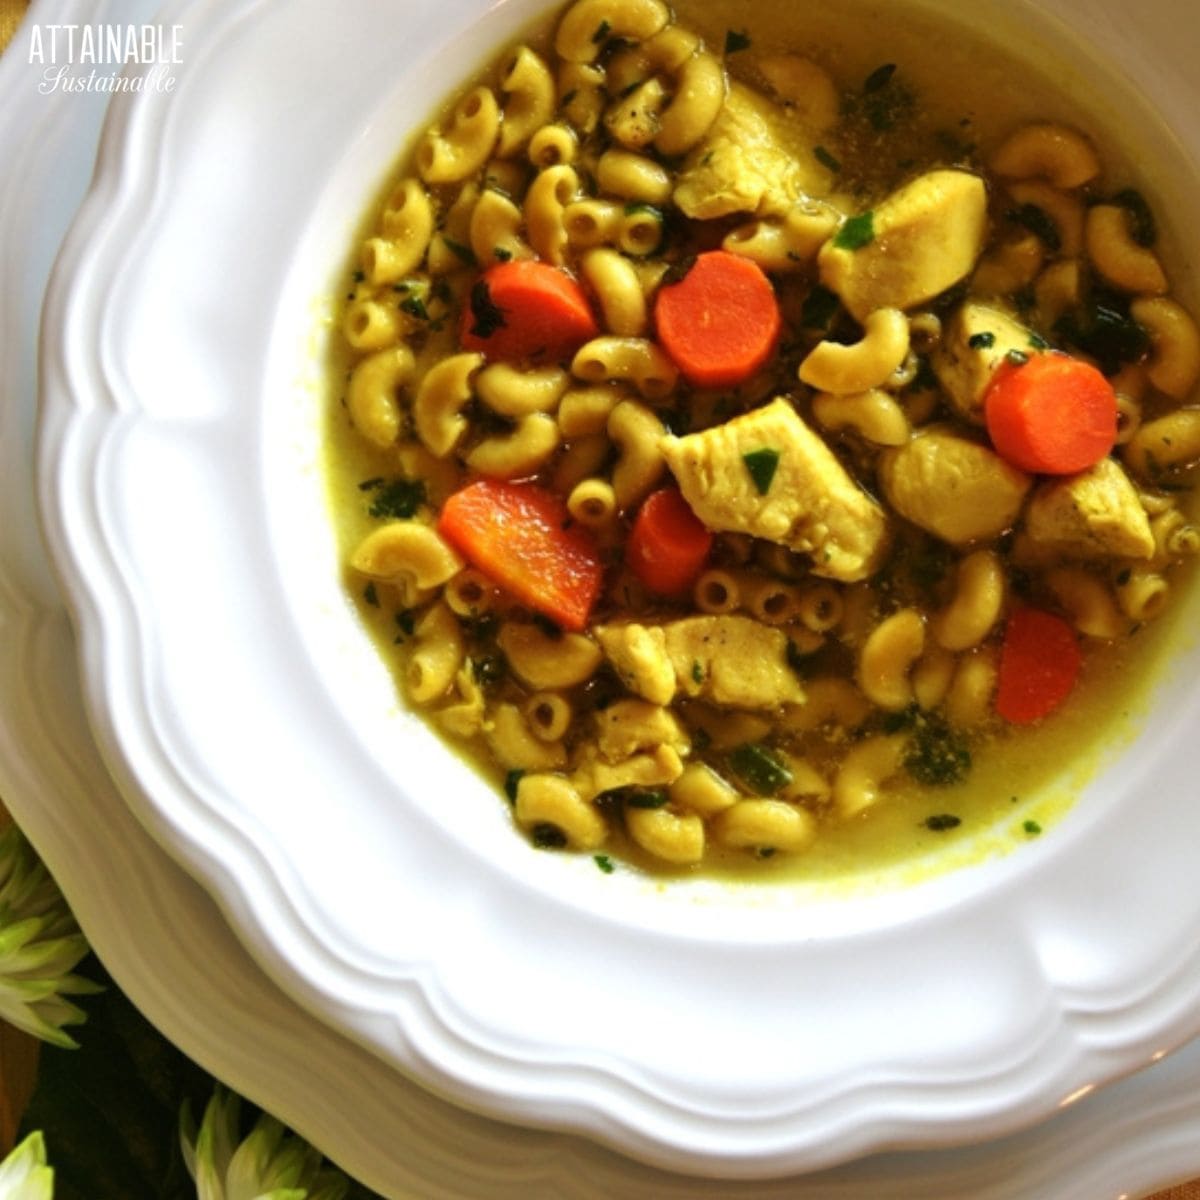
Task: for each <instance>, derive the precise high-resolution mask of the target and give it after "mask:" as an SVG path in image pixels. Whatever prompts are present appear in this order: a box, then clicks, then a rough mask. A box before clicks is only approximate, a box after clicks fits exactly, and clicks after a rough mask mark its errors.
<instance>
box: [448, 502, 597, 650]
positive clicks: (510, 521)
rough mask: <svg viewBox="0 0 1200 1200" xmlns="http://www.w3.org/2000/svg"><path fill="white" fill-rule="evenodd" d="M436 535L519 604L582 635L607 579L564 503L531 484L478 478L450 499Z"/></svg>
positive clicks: (587, 537) (593, 549)
mask: <svg viewBox="0 0 1200 1200" xmlns="http://www.w3.org/2000/svg"><path fill="white" fill-rule="evenodd" d="M438 532H440V533H441V535H442V536H443V537H444V538H445V539H446V540H447V541H448V542H449V543H450V544H451V545H453V546H454V547H455V548H456V549H457V550H458V551H459V553H461V554H462V555H463V557H464V558H466V559H467V560H468V561H469V562H471V563H472V564H473V565H474V566H476V567H478V568H479V570H480V571H482V572H483V573H484V574H485V575H486V576H487V577H488V578H489V579H491V580H492V581H493V582H494V583H496V584H497V585H498V586H499V587H501V588H503V589H504V590H505V591H507V592H508V593H509V594H510V595H512V596H513V597H514V598H515V599H516V600H518V601H520V602H521V603H522V604H526V605H528V606H529V607H530V608H532V609H534V610H536V611H537V612H540V613H543V614H544V615H545V616H547V617H549V618H550V619H551V620H553V621H556V622H557V623H558V624H559V625H561V626H563V628H565V629H575V630H578V629H583V628H584V627H585V626H586V625H587V620H588V615H589V614H590V613H591V610H592V605H593V604H594V603H595V600H596V596H597V594H598V593H599V591H600V583H601V580H602V577H603V574H604V567H603V563H602V562H601V559H600V552H599V550H598V549H597V547H596V543H595V541H594V540H593V539H592V536H591V534H590V533H589V532H588V531H587V529H585V528H584V527H583V526H582V525H573V524H572V523H571V521H570V518H569V516H568V514H567V507H566V505H565V504H564V503H563V501H562V499H561V497H559V496H557V495H555V494H554V493H553V492H548V491H547V490H546V489H545V488H542V487H538V485H537V484H535V483H509V482H507V481H503V480H496V479H481V480H479V481H478V482H476V483H471V484H468V485H467V486H466V487H465V488H462V489H461V490H460V491H457V492H455V493H454V495H452V496H451V497H450V498H449V499H448V500H447V501H446V503H445V504H444V505H442V513H441V516H440V517H439V518H438Z"/></svg>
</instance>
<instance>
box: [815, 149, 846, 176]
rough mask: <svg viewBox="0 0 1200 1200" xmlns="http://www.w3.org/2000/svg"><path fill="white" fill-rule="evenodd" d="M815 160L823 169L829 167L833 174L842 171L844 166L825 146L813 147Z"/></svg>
mask: <svg viewBox="0 0 1200 1200" xmlns="http://www.w3.org/2000/svg"><path fill="white" fill-rule="evenodd" d="M813 158H815V159H816V160H817V162H819V163H820V164H821V166H823V167H828V168H829V170H831V171H833V172H835V173H836V172H838V171H840V170H841V169H842V164H841V163H840V162H839V161H838V160H837V159H836V158H834V156H833V155H832V154H830V153H829V151H828V150H826V149H825V147H824V146H814V147H813Z"/></svg>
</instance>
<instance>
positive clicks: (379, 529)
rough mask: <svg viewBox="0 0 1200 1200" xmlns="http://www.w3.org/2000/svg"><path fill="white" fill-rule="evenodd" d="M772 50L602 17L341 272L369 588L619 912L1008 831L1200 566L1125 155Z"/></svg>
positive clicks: (423, 695) (384, 193) (351, 427)
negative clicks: (1007, 822) (613, 881)
mask: <svg viewBox="0 0 1200 1200" xmlns="http://www.w3.org/2000/svg"><path fill="white" fill-rule="evenodd" d="M762 7H763V14H761V19H762V20H764V21H768V22H770V24H768V26H767V28H770V29H772V30H774V31H776V33H775V34H773V35H772V36H764V37H763V39H762V41H761V44H760V42H759V41H758V35H757V33H756V29H757V26H753V27H751V28H748V29H745V30H743V29H737V30H714V29H713V28H712V27H711V24H710V23H708V22H709V21H710V20H711V18H706V15H705V10H704V7H703V6H702V5H699V4H698V3H696V2H695V0H683V2H682V3H681V4H680V6H679V8H678V10H676V9H674V8H669V7H668V6H667V5H665V4H663V3H661V0H575V2H574V3H572V4H570V5H568V6H567V7H565V8H564V9H563V10H562V11H561V12H560V13H559V14H558V15H557V16H556V17H555V18H554V19H553V20H552V21H551V22H550V23H548V24H546V25H544V26H543V27H541V28H534V29H531V30H529V31H527V33H528V37H527V40H526V41H524V42H522V43H520V44H517V45H513V46H509V47H505V48H502V52H501V53H499V54H498V55H497V57H496V59H495V61H494V62H493V63H492V65H491V66H490V67H488V68H487V69H486V70H485V71H484V72H482V73H481V74H479V75H478V76H477V77H476V78H474V79H472V80H469V81H464V87H463V88H462V89H461V91H460V92H459V93H458V95H457V96H456V97H453V98H451V101H450V102H449V103H448V104H447V105H445V106H444V107H443V108H442V110H441V115H440V116H439V118H438V119H437V120H435V121H433V122H432V123H430V124H429V126H428V128H426V129H424V130H423V131H421V133H420V134H419V136H418V137H417V139H416V141H415V143H414V147H413V149H412V151H411V153H409V154H408V155H407V157H405V158H404V159H402V160H401V162H400V165H399V167H398V169H397V171H396V173H395V175H394V176H393V178H392V179H391V181H390V182H388V183H387V185H386V186H384V187H381V189H380V195H381V197H382V201H381V202H378V203H376V204H375V205H374V206H373V207H372V209H371V212H370V214H369V216H368V218H367V222H366V225H365V227H364V229H363V230H362V231H360V234H359V236H358V237H357V238H356V239H355V241H354V243H353V245H351V246H348V247H347V258H348V261H351V262H352V266H351V272H352V278H351V281H350V285H349V287H348V288H347V289H346V294H345V298H344V301H343V302H342V305H341V308H340V310H339V312H338V314H337V316H338V322H337V324H338V328H339V329H340V333H341V342H340V349H339V354H338V359H337V366H336V374H337V376H338V382H339V395H338V399H339V401H340V403H339V405H338V406H336V409H335V412H334V416H333V418H332V425H331V428H333V429H335V430H336V431H337V434H336V437H337V438H338V439H340V441H338V443H337V444H338V445H339V447H340V449H339V450H338V453H337V455H335V456H334V458H333V461H334V466H333V470H332V471H331V476H332V477H334V478H335V479H336V480H337V481H339V483H338V486H340V487H341V492H340V493H339V494H341V495H343V496H349V497H351V498H352V501H353V504H354V506H355V510H354V513H353V515H352V516H350V517H346V518H345V519H344V522H343V524H344V529H345V530H347V531H348V532H347V536H346V537H345V539H344V540H345V545H346V553H345V558H346V563H347V573H348V577H349V579H350V580H351V584H352V587H353V590H354V592H355V594H356V595H358V596H360V597H361V607H362V611H363V612H364V613H365V614H367V615H368V617H369V619H370V620H371V622H372V623H373V628H374V629H376V631H377V632H379V633H380V634H381V637H380V640H381V642H382V643H384V645H385V648H386V650H387V652H388V655H389V657H390V659H391V660H392V661H393V662H394V663H395V664H396V668H397V677H398V680H399V682H400V688H401V692H402V694H403V696H404V698H405V700H406V702H407V703H408V704H410V705H411V706H412V707H413V708H414V709H416V710H418V711H419V712H420V713H421V714H422V715H423V716H424V717H426V718H427V719H428V720H429V722H430V724H431V725H432V726H433V727H434V728H436V729H437V730H438V731H439V732H440V733H441V734H442V735H443V736H444V737H446V738H447V739H449V740H451V741H453V742H455V743H456V744H457V745H459V746H461V748H462V749H463V750H464V752H465V753H467V754H468V755H469V756H471V757H472V758H473V759H474V761H475V762H476V763H477V764H478V765H479V766H480V767H481V769H482V770H483V772H484V773H485V774H486V775H488V776H489V777H490V778H491V779H493V780H494V781H495V782H496V784H497V787H498V790H500V791H502V792H504V793H505V795H506V796H507V799H508V802H509V803H510V804H511V806H512V813H513V819H514V822H515V824H516V826H517V827H518V828H519V829H521V830H522V831H524V833H525V834H526V835H527V836H528V838H529V840H530V842H531V843H532V844H533V845H534V846H535V847H538V848H540V849H551V848H559V849H567V850H575V851H581V852H594V851H596V850H597V849H598V848H600V847H603V848H604V849H605V851H606V854H605V855H604V856H600V857H601V858H603V860H604V862H605V863H606V864H607V866H606V869H611V861H610V860H609V858H608V854H610V853H611V854H612V855H614V856H623V857H624V858H625V859H627V860H628V861H630V862H633V863H637V864H641V865H643V866H647V867H650V868H653V869H658V870H662V871H670V872H685V871H693V870H696V869H698V868H700V869H703V868H709V867H712V868H719V869H725V868H726V867H728V866H729V865H730V864H737V865H738V866H739V869H744V870H746V871H754V872H762V873H769V871H770V870H771V868H767V867H766V866H765V865H764V864H765V863H766V862H767V861H768V860H773V861H774V862H776V863H778V862H780V861H782V860H785V859H794V860H795V861H796V862H797V863H801V864H802V863H804V862H805V861H808V860H810V859H815V858H816V857H819V855H820V854H821V853H822V850H821V848H822V847H825V848H827V849H828V848H830V847H832V848H833V849H832V850H829V853H830V855H831V858H834V859H835V858H836V857H837V853H839V851H838V850H837V848H838V847H843V848H845V847H851V848H854V847H857V846H859V845H861V844H866V841H865V839H866V837H867V835H866V834H865V833H862V832H861V831H863V830H869V829H871V828H873V827H875V826H879V827H885V826H888V823H889V822H891V826H890V827H891V828H892V829H893V833H894V836H895V837H897V838H899V839H900V840H903V839H904V838H907V839H908V841H909V842H915V843H916V844H917V845H918V846H919V847H922V846H928V845H929V844H931V842H930V839H931V838H934V837H936V836H938V835H939V834H940V833H945V832H947V831H949V830H952V829H954V828H955V827H956V826H957V825H958V824H959V823H960V817H959V815H958V814H959V813H960V812H961V813H973V814H974V815H975V817H976V825H977V826H978V825H981V824H983V823H985V822H986V821H988V820H991V821H996V820H999V819H1001V816H1002V814H1004V813H1005V812H1008V811H1011V810H1008V809H1007V807H1006V806H1007V805H1009V804H1011V803H1012V802H1013V801H1014V800H1015V799H1016V797H1015V795H1010V794H1009V793H1010V789H1009V787H1008V785H1007V783H1001V784H999V785H996V786H992V785H989V786H990V787H991V791H990V792H987V796H990V797H991V798H990V799H988V798H986V797H985V798H978V797H981V796H984V792H985V791H986V789H983V788H981V787H980V788H977V787H976V780H977V778H978V777H979V775H978V773H982V772H986V770H988V769H991V770H992V776H990V778H993V779H994V778H1002V767H1003V763H1004V762H1005V760H1006V758H1007V756H1008V755H1010V754H1012V753H1015V752H1018V751H1020V749H1021V747H1022V746H1025V745H1033V744H1034V741H1033V739H1036V738H1038V737H1040V736H1042V734H1043V732H1045V733H1046V736H1047V737H1049V736H1050V732H1051V731H1053V730H1054V728H1055V727H1056V726H1055V723H1056V722H1059V721H1063V722H1064V723H1069V722H1070V721H1071V720H1072V719H1074V720H1076V723H1077V724H1078V725H1080V726H1086V725H1087V724H1088V722H1087V721H1086V720H1084V719H1082V718H1071V717H1070V716H1069V714H1071V713H1072V712H1075V711H1079V706H1080V705H1083V704H1085V703H1086V702H1087V698H1088V697H1089V696H1096V695H1099V694H1100V692H1101V690H1102V688H1103V687H1104V686H1106V685H1105V684H1104V682H1103V681H1104V679H1105V678H1114V677H1116V676H1117V675H1118V674H1121V673H1124V672H1125V671H1126V670H1132V669H1135V668H1137V667H1138V666H1139V665H1140V663H1141V661H1142V658H1141V656H1140V639H1139V637H1135V634H1137V633H1138V631H1139V630H1141V629H1142V628H1143V627H1144V626H1146V625H1147V624H1148V623H1152V622H1159V621H1160V618H1161V617H1162V616H1163V614H1164V613H1169V612H1171V611H1172V610H1173V609H1174V608H1175V607H1176V598H1177V597H1178V595H1179V594H1180V592H1181V591H1182V590H1183V587H1184V585H1185V583H1186V578H1187V574H1188V572H1187V564H1188V563H1190V562H1193V561H1194V560H1195V559H1197V558H1198V557H1200V532H1198V530H1200V522H1197V520H1196V519H1195V513H1194V507H1193V504H1192V498H1191V492H1192V486H1193V483H1194V480H1195V475H1196V470H1197V467H1198V466H1200V397H1198V396H1197V395H1196V384H1197V379H1198V378H1200V333H1198V332H1197V325H1196V322H1195V320H1194V319H1193V317H1192V315H1191V313H1190V312H1189V311H1188V308H1187V306H1186V302H1185V300H1184V299H1182V298H1181V297H1180V296H1179V295H1178V294H1177V293H1176V290H1175V287H1176V284H1177V282H1178V281H1177V279H1176V275H1177V274H1178V273H1179V270H1178V266H1177V263H1176V262H1175V261H1174V260H1173V258H1172V254H1171V246H1170V243H1169V241H1168V240H1167V239H1160V238H1158V237H1157V233H1156V230H1157V226H1156V223H1155V220H1154V215H1153V214H1151V212H1150V209H1149V206H1148V204H1147V202H1146V200H1145V199H1144V198H1143V197H1142V195H1141V194H1140V193H1139V192H1138V191H1136V190H1135V187H1134V186H1133V184H1134V181H1133V180H1132V179H1130V178H1128V177H1127V175H1126V174H1125V166H1124V164H1123V163H1122V161H1121V159H1120V156H1119V155H1118V154H1115V153H1111V152H1110V149H1109V143H1108V141H1107V140H1106V138H1105V137H1104V136H1102V135H1101V134H1100V133H1099V132H1098V131H1097V130H1095V129H1093V128H1091V127H1090V126H1089V127H1088V128H1086V129H1084V128H1083V127H1082V124H1084V123H1086V122H1082V123H1081V125H1080V127H1076V125H1075V124H1074V123H1072V122H1071V121H1069V120H1066V119H1064V118H1063V117H1062V115H1061V114H1062V113H1063V112H1067V111H1070V110H1069V109H1068V108H1065V107H1063V106H1057V105H1053V106H1048V107H1046V108H1045V109H1039V108H1038V107H1037V106H1036V105H1035V104H1034V103H1033V102H1032V101H1030V102H1028V103H1024V105H1023V106H1021V105H1017V106H1016V107H1015V109H1014V111H1015V112H1016V113H1017V114H1018V115H1016V116H1014V117H1013V118H1012V119H1010V118H1009V117H1008V116H1007V115H1006V114H1005V112H1004V111H1003V110H999V111H997V112H994V113H993V112H991V111H990V109H989V111H988V113H987V114H986V116H984V115H979V116H978V120H979V126H978V128H977V129H975V128H972V138H973V139H974V140H973V141H972V142H971V144H970V145H967V144H965V143H962V142H961V140H959V141H956V140H955V139H954V138H953V137H952V136H951V135H950V134H948V133H947V130H948V129H950V128H953V127H954V126H955V124H958V125H959V127H961V128H964V129H965V128H967V127H968V126H970V125H971V122H970V121H968V120H966V118H963V119H962V120H961V121H959V122H957V123H956V122H953V121H950V120H949V119H948V114H949V115H954V114H956V113H960V112H962V111H964V108H960V107H957V105H959V104H960V102H961V103H962V104H964V105H966V106H969V109H970V111H972V112H973V113H979V112H980V110H982V109H987V108H988V106H989V105H990V104H991V101H992V99H993V97H991V96H990V95H989V96H988V97H986V103H985V102H983V101H980V100H979V99H978V97H972V96H971V94H970V92H969V90H968V89H969V87H970V84H969V82H968V83H962V84H960V91H959V92H956V93H953V94H951V93H948V95H947V98H945V99H939V98H937V97H936V96H930V95H928V94H927V92H926V91H925V90H922V88H921V87H919V86H918V84H917V82H916V77H915V76H913V77H912V78H910V77H909V76H908V75H907V73H906V72H907V70H908V68H907V66H906V63H905V62H904V61H902V60H900V59H899V58H897V60H896V61H893V60H892V59H891V58H886V59H884V61H882V62H881V63H880V64H879V65H878V66H877V67H876V68H875V69H874V70H873V71H871V73H870V74H869V76H867V78H866V79H865V80H864V79H862V78H856V77H851V76H850V75H847V73H846V71H847V68H846V62H847V61H858V58H857V57H856V56H854V55H850V56H845V55H841V54H838V53H835V52H833V51H830V53H828V54H827V55H826V54H825V53H824V52H823V51H822V50H821V49H820V47H819V39H817V38H815V37H813V38H810V37H809V36H808V34H807V33H806V32H805V31H806V26H805V20H806V17H805V15H804V14H803V13H802V12H801V11H799V10H796V11H795V12H792V11H791V10H787V11H786V12H785V10H784V6H782V5H781V4H776V3H773V4H770V5H764V6H762ZM776 10H778V11H776ZM770 14H773V15H770ZM746 19H747V20H748V21H757V20H759V19H760V14H759V11H758V10H757V9H755V10H754V11H753V12H751V11H750V10H749V9H747V10H746ZM789 23H790V24H789ZM780 29H786V30H794V37H791V38H790V42H791V44H783V43H786V42H788V41H789V39H788V38H782V39H781V38H780V37H779V36H777V34H778V30H780ZM847 29H849V26H847ZM854 34H855V37H858V36H859V34H862V36H863V37H869V36H870V35H869V34H867V33H865V32H863V31H861V30H855V31H854ZM871 44H874V43H871ZM905 44H908V43H905ZM930 77H931V76H930V73H929V72H928V71H926V75H925V77H924V78H925V80H926V81H927V80H928V78H930ZM1041 94H1042V93H1039V92H1036V91H1034V92H1032V93H1031V95H1033V96H1038V95H1041ZM956 97H957V98H956ZM963 97H965V100H963V99H962V98H963ZM1047 114H1052V115H1047ZM972 119H975V118H974V117H973V118H972ZM1063 397H1068V398H1069V400H1070V404H1071V405H1074V406H1076V408H1077V410H1078V411H1079V412H1081V413H1084V410H1085V409H1086V412H1085V413H1084V415H1085V416H1086V420H1084V419H1083V418H1082V417H1081V418H1080V419H1079V420H1078V421H1077V422H1074V423H1072V422H1069V421H1063V420H1061V419H1059V418H1057V417H1054V418H1050V417H1046V416H1045V415H1044V414H1045V412H1046V411H1047V410H1048V409H1054V408H1055V406H1056V405H1057V406H1058V410H1057V411H1060V412H1061V410H1062V405H1063V404H1065V403H1066V401H1065V400H1063ZM1072 411H1076V409H1072ZM1076 426H1078V428H1076ZM356 472H357V474H356ZM1031 631H1032V632H1031ZM1039 639H1040V640H1039ZM1142 640H1144V639H1142ZM1046 647H1049V649H1046ZM1053 647H1058V648H1059V649H1058V650H1055V649H1054V648H1053ZM1064 648H1065V649H1064ZM1014 663H1016V664H1019V665H1018V666H1014ZM1030 664H1033V666H1031V665H1030ZM1035 668H1036V669H1035ZM1106 673H1107V674H1106ZM1047 681H1049V682H1047ZM1079 736H1080V738H1081V739H1082V734H1080V735H1079ZM1039 744H1051V745H1053V743H1052V742H1049V743H1039ZM1073 744H1074V743H1073ZM987 764H999V765H993V766H992V767H991V768H989V767H988V766H987ZM1013 790H1015V785H1014V788H1013ZM998 814H999V815H998ZM896 830H899V831H900V832H899V833H896V832H895V831H896ZM914 831H915V832H914ZM901 835H902V836H901ZM845 853H846V854H849V851H846V852H845Z"/></svg>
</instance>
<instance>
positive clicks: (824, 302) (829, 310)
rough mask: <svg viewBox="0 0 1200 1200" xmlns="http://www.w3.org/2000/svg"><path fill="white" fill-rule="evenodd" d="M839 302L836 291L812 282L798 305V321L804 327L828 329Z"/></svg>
mask: <svg viewBox="0 0 1200 1200" xmlns="http://www.w3.org/2000/svg"><path fill="white" fill-rule="evenodd" d="M840 303H841V301H840V300H839V299H838V297H837V293H836V292H831V291H830V290H829V289H828V288H827V287H822V285H821V284H819V283H818V284H814V285H813V287H812V288H811V289H810V291H809V293H808V295H807V296H805V297H804V303H803V304H802V305H801V306H800V323H801V324H802V325H803V326H804V327H805V328H806V329H828V328H829V324H830V322H831V321H832V320H833V315H834V313H836V312H837V310H838V305H839V304H840Z"/></svg>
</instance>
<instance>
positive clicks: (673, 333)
mask: <svg viewBox="0 0 1200 1200" xmlns="http://www.w3.org/2000/svg"><path fill="white" fill-rule="evenodd" d="M654 323H655V328H656V329H657V332H658V340H659V342H660V343H661V344H662V348H663V349H664V350H665V351H666V352H667V354H669V355H670V356H671V359H672V361H673V362H674V363H675V365H676V366H677V367H678V368H679V370H680V371H681V372H682V373H683V375H684V377H685V378H686V379H687V380H688V382H689V383H691V384H693V385H695V386H696V387H705V388H719V387H731V386H733V385H734V384H736V383H741V382H742V380H743V379H748V378H749V377H750V376H751V375H753V374H754V372H755V371H757V370H758V369H759V367H761V366H762V365H763V364H764V363H765V362H766V361H767V359H769V358H770V357H771V355H772V353H773V352H774V350H775V345H776V343H777V342H778V341H779V333H780V330H781V329H782V328H783V318H782V317H781V316H780V313H779V302H778V301H777V300H776V299H775V289H774V288H772V287H771V281H770V280H769V279H768V278H767V277H766V275H764V274H763V272H762V268H761V267H759V266H758V264H757V263H754V262H751V261H750V259H748V258H743V257H742V256H741V255H739V254H730V253H729V251H728V250H710V251H708V252H707V253H705V254H701V255H699V256H698V257H697V258H696V261H695V263H694V264H693V265H692V269H691V270H690V271H688V273H687V274H686V275H685V276H684V277H683V278H682V279H681V280H680V281H679V282H678V283H671V284H668V285H667V286H666V287H661V288H659V289H658V295H657V297H656V298H655V302H654Z"/></svg>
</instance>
